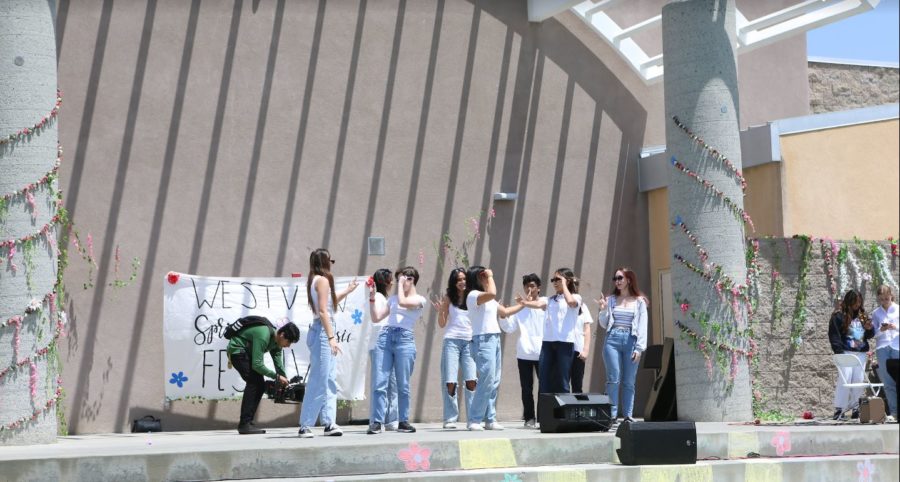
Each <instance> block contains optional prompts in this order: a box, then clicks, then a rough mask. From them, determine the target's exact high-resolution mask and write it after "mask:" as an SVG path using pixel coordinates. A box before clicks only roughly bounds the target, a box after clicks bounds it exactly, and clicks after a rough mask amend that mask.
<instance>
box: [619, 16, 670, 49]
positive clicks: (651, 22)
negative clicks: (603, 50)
mask: <svg viewBox="0 0 900 482" xmlns="http://www.w3.org/2000/svg"><path fill="white" fill-rule="evenodd" d="M660 23H662V15H657V16H655V17H653V18H648V19H647V20H644V21H643V22H640V23H636V24H634V25H632V26H630V27H628V28H626V29H625V30H622V31H621V32H619V34H618V35H616V36H615V37H613V39H612V41H613V43H614V44H616V45H618V44H619V42H621V41H622V39H624V38H627V37H632V36H634V34H636V33H638V32H641V31H643V30H647V29H648V28H650V27H655V26H656V25H657V24H660Z"/></svg>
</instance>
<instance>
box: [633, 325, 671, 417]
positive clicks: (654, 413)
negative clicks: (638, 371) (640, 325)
mask: <svg viewBox="0 0 900 482" xmlns="http://www.w3.org/2000/svg"><path fill="white" fill-rule="evenodd" d="M651 349H653V350H652V351H651ZM644 355H645V356H646V357H647V358H644V357H641V368H651V369H655V370H656V376H655V377H654V380H653V386H652V387H650V395H649V396H648V397H647V405H646V406H645V407H644V420H646V421H648V422H651V421H652V422H666V421H673V420H678V405H677V403H676V400H675V340H673V339H672V338H666V339H665V340H663V344H662V345H652V346H649V347H647V351H646V352H645V353H644Z"/></svg>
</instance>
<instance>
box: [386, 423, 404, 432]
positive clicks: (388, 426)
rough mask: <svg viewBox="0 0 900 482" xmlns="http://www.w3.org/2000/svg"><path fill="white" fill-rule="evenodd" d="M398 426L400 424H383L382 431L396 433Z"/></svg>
mask: <svg viewBox="0 0 900 482" xmlns="http://www.w3.org/2000/svg"><path fill="white" fill-rule="evenodd" d="M399 424H400V422H391V423H386V424H384V431H385V432H396V431H397V426H398V425H399Z"/></svg>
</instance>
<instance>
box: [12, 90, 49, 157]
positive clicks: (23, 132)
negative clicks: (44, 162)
mask: <svg viewBox="0 0 900 482" xmlns="http://www.w3.org/2000/svg"><path fill="white" fill-rule="evenodd" d="M61 105H62V92H61V91H60V90H59V89H56V103H55V104H54V105H53V108H52V109H50V113H49V114H47V115H46V116H44V118H43V119H41V120H40V121H39V122H38V123H37V124H35V125H33V126H31V127H25V128H22V129H19V130H18V131H16V132H15V133H14V134H9V135H6V136H3V137H0V146H2V145H4V144H11V143H13V142H17V141H20V140H22V139H23V138H25V137H27V136H30V135H32V134H35V133H37V132H38V131H40V130H41V129H43V128H45V127H47V125H49V124H50V121H52V120H53V119H55V118H56V114H58V113H59V108H60V106H61Z"/></svg>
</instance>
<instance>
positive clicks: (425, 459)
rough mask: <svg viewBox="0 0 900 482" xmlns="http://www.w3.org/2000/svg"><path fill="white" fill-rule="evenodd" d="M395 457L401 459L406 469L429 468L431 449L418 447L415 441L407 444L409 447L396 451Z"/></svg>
mask: <svg viewBox="0 0 900 482" xmlns="http://www.w3.org/2000/svg"><path fill="white" fill-rule="evenodd" d="M397 458H399V459H400V460H401V461H403V463H404V464H405V465H406V470H410V471H412V470H428V469H429V468H431V461H430V459H431V449H429V448H426V447H420V446H419V444H417V443H415V442H413V443H411V444H409V448H405V449H401V450H400V451H399V452H397Z"/></svg>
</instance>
